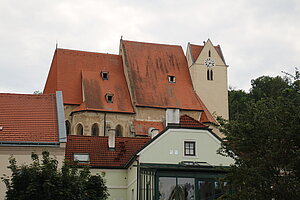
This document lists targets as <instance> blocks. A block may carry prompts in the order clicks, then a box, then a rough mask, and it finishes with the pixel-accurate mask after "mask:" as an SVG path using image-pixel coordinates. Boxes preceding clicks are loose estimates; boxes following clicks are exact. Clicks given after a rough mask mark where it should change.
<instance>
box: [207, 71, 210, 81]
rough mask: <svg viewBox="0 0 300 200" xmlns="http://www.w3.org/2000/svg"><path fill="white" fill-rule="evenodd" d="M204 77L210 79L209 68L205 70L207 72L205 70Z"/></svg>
mask: <svg viewBox="0 0 300 200" xmlns="http://www.w3.org/2000/svg"><path fill="white" fill-rule="evenodd" d="M206 78H207V80H210V73H209V69H208V70H207V72H206Z"/></svg>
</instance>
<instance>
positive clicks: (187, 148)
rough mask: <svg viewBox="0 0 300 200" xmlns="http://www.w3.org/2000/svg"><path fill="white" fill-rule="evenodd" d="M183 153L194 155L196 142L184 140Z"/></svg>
mask: <svg viewBox="0 0 300 200" xmlns="http://www.w3.org/2000/svg"><path fill="white" fill-rule="evenodd" d="M184 155H185V156H195V155H196V142H187V141H185V142H184Z"/></svg>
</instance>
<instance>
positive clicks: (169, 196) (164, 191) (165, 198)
mask: <svg viewBox="0 0 300 200" xmlns="http://www.w3.org/2000/svg"><path fill="white" fill-rule="evenodd" d="M158 196H159V200H175V196H176V178H174V177H159V194H158Z"/></svg>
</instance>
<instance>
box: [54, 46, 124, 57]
mask: <svg viewBox="0 0 300 200" xmlns="http://www.w3.org/2000/svg"><path fill="white" fill-rule="evenodd" d="M56 51H67V52H78V53H90V54H103V55H111V56H118V57H120V56H121V55H119V54H112V53H101V52H95V51H85V50H76V49H64V48H57V49H56Z"/></svg>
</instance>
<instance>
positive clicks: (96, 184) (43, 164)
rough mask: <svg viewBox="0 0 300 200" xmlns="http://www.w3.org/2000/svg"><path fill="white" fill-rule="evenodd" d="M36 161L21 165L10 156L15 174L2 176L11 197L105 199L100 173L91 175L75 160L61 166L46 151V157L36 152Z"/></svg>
mask: <svg viewBox="0 0 300 200" xmlns="http://www.w3.org/2000/svg"><path fill="white" fill-rule="evenodd" d="M31 158H32V164H30V165H22V166H17V164H16V159H15V158H13V157H11V158H10V160H9V163H10V165H9V166H8V168H9V169H11V172H12V176H11V178H9V177H2V180H3V182H4V183H5V185H6V187H7V192H6V198H7V200H29V199H30V200H41V199H42V200H48V199H49V200H50V199H51V200H53V199H64V200H105V199H107V197H108V195H109V194H108V192H107V187H106V186H105V184H104V181H103V179H102V177H101V176H100V175H91V173H90V171H89V169H88V168H83V169H81V170H79V169H78V167H77V166H76V165H75V167H74V163H73V165H71V164H68V163H67V162H66V163H64V165H63V166H62V169H61V170H58V161H57V160H56V159H53V158H51V157H50V156H49V153H48V152H46V151H45V152H43V153H42V160H41V161H40V160H39V157H38V155H37V154H35V153H32V155H31Z"/></svg>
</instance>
